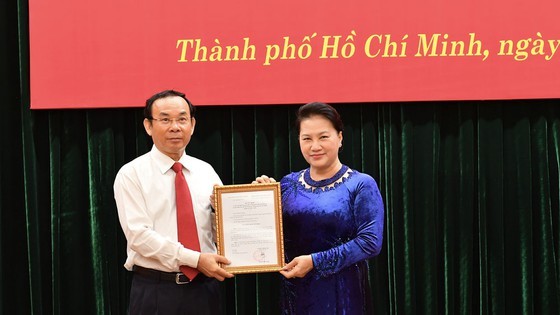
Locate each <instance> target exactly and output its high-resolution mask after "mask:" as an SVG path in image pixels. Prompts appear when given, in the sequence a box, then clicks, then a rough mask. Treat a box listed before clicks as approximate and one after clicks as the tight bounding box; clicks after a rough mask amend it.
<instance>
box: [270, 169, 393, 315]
mask: <svg viewBox="0 0 560 315" xmlns="http://www.w3.org/2000/svg"><path fill="white" fill-rule="evenodd" d="M280 185H281V189H282V211H283V225H284V247H285V256H286V262H290V261H291V260H292V259H293V258H295V257H297V256H300V255H309V254H311V257H312V259H313V265H314V268H313V269H312V270H311V271H310V272H309V273H308V274H307V275H306V276H305V277H304V278H295V279H285V278H283V280H282V287H283V289H282V302H281V303H282V310H283V313H284V314H297V315H303V314H320V315H330V314H371V313H372V309H371V301H372V296H371V292H370V290H369V283H368V264H367V259H369V258H372V257H374V256H376V255H377V254H379V251H380V250H381V244H382V242H383V222H384V209H383V200H382V199H381V195H380V193H379V189H378V188H377V184H376V182H375V180H374V179H373V178H372V177H371V176H369V175H367V174H363V173H360V172H358V171H355V170H352V169H350V168H348V167H347V166H345V165H343V166H342V168H341V170H340V171H339V172H338V173H337V174H335V175H334V176H333V177H332V178H329V179H325V180H321V181H314V180H312V179H311V177H310V175H309V169H305V170H302V171H299V172H294V173H291V174H289V175H286V176H285V177H284V178H282V180H281V181H280Z"/></svg>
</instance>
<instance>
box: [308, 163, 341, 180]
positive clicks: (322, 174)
mask: <svg viewBox="0 0 560 315" xmlns="http://www.w3.org/2000/svg"><path fill="white" fill-rule="evenodd" d="M341 167H342V163H340V161H338V160H337V161H336V162H335V163H333V164H332V165H330V166H329V167H326V168H324V169H318V168H314V167H313V166H310V167H309V175H310V176H311V178H312V179H313V180H314V181H320V180H323V179H327V178H331V177H333V176H334V174H336V173H337V172H338V171H339V170H340V168H341Z"/></svg>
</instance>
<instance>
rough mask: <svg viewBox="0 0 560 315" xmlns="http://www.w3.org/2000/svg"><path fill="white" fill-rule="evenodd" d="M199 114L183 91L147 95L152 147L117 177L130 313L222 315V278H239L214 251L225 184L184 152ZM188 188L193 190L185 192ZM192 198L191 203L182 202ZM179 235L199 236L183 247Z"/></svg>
mask: <svg viewBox="0 0 560 315" xmlns="http://www.w3.org/2000/svg"><path fill="white" fill-rule="evenodd" d="M194 114H195V108H194V106H193V105H192V104H191V103H190V102H189V101H188V100H187V98H186V97H185V94H183V93H181V92H177V91H173V90H166V91H163V92H160V93H157V94H155V95H154V96H152V97H151V98H149V99H148V100H147V101H146V107H145V108H144V128H145V129H146V132H147V133H148V135H150V136H151V137H152V141H153V143H154V145H153V147H152V149H151V151H150V152H148V153H146V154H144V155H142V156H140V157H138V158H136V159H135V160H133V161H131V162H129V163H128V164H125V165H124V166H123V167H122V168H121V169H120V170H119V172H118V174H117V176H116V179H115V183H114V192H115V200H116V203H117V209H118V214H119V221H120V223H121V226H122V229H123V231H124V234H125V236H126V239H127V253H128V258H127V260H126V263H125V264H124V266H125V268H126V269H128V270H131V271H134V277H133V280H132V287H131V290H130V305H129V312H130V314H220V313H221V298H220V288H219V282H218V281H217V280H219V281H223V280H224V278H231V277H233V275H232V274H231V273H229V272H227V271H225V270H224V269H223V268H221V267H220V265H219V263H223V264H229V263H230V262H229V260H228V259H227V258H225V257H223V256H219V255H217V254H216V246H215V242H214V240H215V237H214V236H215V229H214V224H213V223H214V213H213V211H212V208H211V202H210V196H211V195H212V192H213V186H214V185H215V184H218V185H221V184H222V183H221V180H220V178H219V177H218V175H217V174H216V172H215V171H214V169H213V168H212V167H211V166H210V165H209V164H208V163H206V162H204V161H201V160H199V159H196V158H194V157H191V156H188V155H186V154H185V148H186V146H187V145H188V144H189V141H190V139H191V136H192V134H193V132H194V127H195V125H196V120H195V117H194ZM176 162H178V163H176ZM174 164H177V165H174ZM177 167H178V168H177ZM183 176H184V178H185V179H186V185H185V184H177V182H176V177H178V178H177V180H179V181H180V180H181V179H182V178H183ZM184 182H185V180H182V183H184ZM176 185H182V186H180V187H179V186H176ZM176 187H177V188H176ZM184 187H186V189H187V190H186V191H187V193H179V191H183V188H184ZM176 190H177V192H178V193H177V195H176V193H175V192H176ZM189 190H190V193H188V191H189ZM187 195H190V197H191V198H189V199H187V200H188V202H184V200H185V199H184V198H185V196H187ZM179 198H183V199H181V200H183V201H180V200H179ZM187 203H188V204H189V205H190V210H188V211H190V213H191V214H190V217H191V218H192V216H193V213H194V218H195V220H190V221H195V222H193V223H192V224H193V225H192V229H190V231H184V230H185V229H184V228H182V227H181V224H183V223H182V222H184V221H185V220H183V219H179V220H178V219H177V215H179V213H183V211H186V210H181V209H185V208H184V207H185V206H183V204H187ZM178 224H179V225H180V226H179V227H178ZM194 224H196V226H195V225H194ZM193 230H196V233H192V232H194V231H193ZM181 231H183V232H181ZM180 233H184V234H182V235H187V234H188V235H189V237H191V238H192V237H195V238H196V237H198V241H196V245H192V246H191V245H189V246H186V245H184V243H188V241H183V239H184V238H183V236H181V234H180ZM178 234H179V236H178ZM199 245H200V246H199ZM198 246H199V248H200V249H198V248H197V247H198ZM189 247H190V248H189ZM189 267H191V268H190V269H189ZM185 270H190V271H188V272H187V271H185ZM197 272H198V274H196V273H197ZM192 273H194V274H195V275H193V274H192ZM187 275H188V276H187ZM189 277H190V278H189Z"/></svg>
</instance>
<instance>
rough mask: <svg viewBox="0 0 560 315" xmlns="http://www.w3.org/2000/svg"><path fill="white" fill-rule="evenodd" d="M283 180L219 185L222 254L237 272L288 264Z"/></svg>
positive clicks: (275, 268) (216, 193)
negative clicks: (285, 252) (281, 184)
mask: <svg viewBox="0 0 560 315" xmlns="http://www.w3.org/2000/svg"><path fill="white" fill-rule="evenodd" d="M280 195H281V194H280V183H270V184H248V185H226V186H215V187H214V196H215V200H214V202H215V208H216V228H217V235H216V239H217V242H218V254H220V255H222V256H225V257H226V258H228V259H229V260H230V261H231V264H229V265H222V267H223V268H224V269H225V270H227V271H228V272H231V273H233V274H239V273H257V272H271V271H278V270H280V269H282V267H283V266H284V237H283V235H282V203H281V200H280Z"/></svg>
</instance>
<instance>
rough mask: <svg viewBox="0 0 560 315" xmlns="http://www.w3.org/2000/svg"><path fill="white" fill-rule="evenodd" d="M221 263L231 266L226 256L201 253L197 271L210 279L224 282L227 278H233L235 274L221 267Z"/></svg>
mask: <svg viewBox="0 0 560 315" xmlns="http://www.w3.org/2000/svg"><path fill="white" fill-rule="evenodd" d="M220 263H222V264H226V265H229V264H230V263H231V262H230V261H229V260H228V259H227V258H225V257H224V256H220V255H217V254H211V253H200V257H199V258H198V266H196V269H198V271H200V272H202V273H203V274H205V275H206V276H208V277H211V278H216V279H217V280H220V281H224V279H225V278H232V277H233V274H231V273H229V272H227V271H226V270H225V269H224V268H222V267H220V265H219V264H220Z"/></svg>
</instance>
